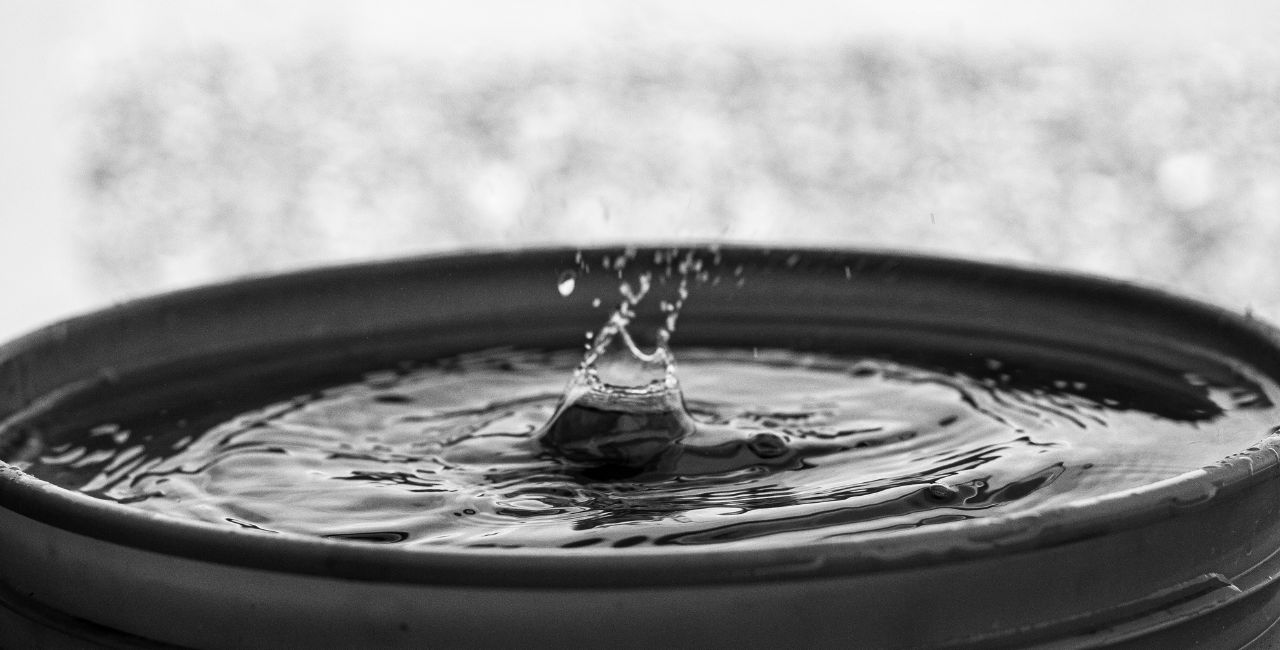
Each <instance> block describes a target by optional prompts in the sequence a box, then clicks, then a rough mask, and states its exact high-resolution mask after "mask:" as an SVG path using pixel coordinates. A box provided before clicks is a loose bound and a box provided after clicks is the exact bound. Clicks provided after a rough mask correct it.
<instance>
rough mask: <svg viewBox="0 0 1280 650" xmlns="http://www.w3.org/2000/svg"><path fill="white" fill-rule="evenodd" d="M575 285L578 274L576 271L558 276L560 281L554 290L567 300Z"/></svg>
mask: <svg viewBox="0 0 1280 650" xmlns="http://www.w3.org/2000/svg"><path fill="white" fill-rule="evenodd" d="M577 284H578V273H577V272H576V271H565V272H564V273H561V274H560V279H559V280H558V281H557V282H556V289H557V290H559V291H560V295H562V296H564V297H565V298H568V297H569V296H570V295H571V294H572V293H573V289H574V287H575V286H576V285H577Z"/></svg>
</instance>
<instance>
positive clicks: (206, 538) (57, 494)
mask: <svg viewBox="0 0 1280 650" xmlns="http://www.w3.org/2000/svg"><path fill="white" fill-rule="evenodd" d="M621 248H622V247H621V246H619V247H608V248H600V249H597V250H593V251H584V254H587V255H599V254H603V253H606V252H609V253H616V252H617V251H619V250H620V249H621ZM655 248H661V247H655ZM681 248H682V249H687V248H690V247H689V246H682V247H681ZM721 250H722V251H723V252H724V254H725V255H726V257H728V256H730V255H731V254H741V255H747V256H750V255H763V256H764V257H765V258H768V259H769V260H772V261H774V262H776V261H777V260H779V259H784V258H787V257H789V256H792V255H793V254H795V253H799V254H801V255H802V256H805V257H817V258H824V257H826V258H830V257H832V256H844V255H858V256H861V257H863V258H866V257H870V258H873V259H877V260H880V261H884V262H890V263H892V264H894V265H901V266H903V267H911V266H919V267H927V268H930V269H931V271H932V272H937V271H938V270H939V269H941V270H943V271H948V270H955V271H958V272H965V273H970V274H977V275H982V276H988V275H990V276H994V277H1000V278H1001V279H1002V280H1004V279H1011V278H1012V279H1016V281H1018V282H1025V283H1030V284H1033V285H1040V284H1042V285H1044V286H1045V287H1046V288H1056V289H1059V290H1062V289H1064V288H1065V289H1067V290H1075V291H1081V292H1099V293H1102V294H1106V295H1108V296H1110V297H1112V298H1117V297H1118V298H1120V299H1132V300H1135V301H1145V302H1148V303H1156V304H1159V306H1160V307H1162V308H1164V309H1168V310H1172V311H1174V312H1176V313H1177V314H1178V315H1179V316H1186V317H1194V318H1198V319H1209V320H1211V321H1213V322H1215V324H1217V325H1218V326H1220V327H1226V328H1228V329H1229V330H1230V332H1229V333H1230V334H1231V335H1233V336H1238V337H1241V338H1243V339H1248V340H1247V341H1246V343H1248V344H1249V345H1251V346H1253V347H1254V348H1255V349H1257V350H1259V351H1262V350H1266V351H1267V352H1268V353H1270V354H1272V355H1275V354H1276V351H1277V350H1280V333H1278V332H1277V330H1276V329H1274V328H1272V327H1270V326H1268V325H1266V324H1263V323H1261V322H1258V321H1256V320H1254V319H1252V318H1247V317H1244V316H1240V315H1237V314H1234V313H1231V312H1227V311H1225V310H1222V309H1220V308H1217V307H1213V306H1210V305H1206V304H1204V303H1200V302H1197V301H1193V300H1190V299H1187V298H1184V297H1181V296H1176V295H1172V294H1168V293H1165V292H1162V291H1159V290H1155V289H1150V288H1145V287H1139V286H1135V285H1131V284H1128V283H1124V282H1118V281H1115V280H1109V279H1104V278H1097V277H1090V276H1084V275H1078V274H1069V273H1060V272H1048V271H1040V270H1034V269H1025V268H1018V267H1009V266H1001V265H995V264H987V263H980V262H969V261H960V260H951V259H945V258H937V257H930V256H923V255H916V254H900V253H872V252H866V251H830V250H822V249H796V248H789V249H786V250H779V251H777V252H770V251H769V250H767V249H753V248H746V247H723V248H722V249H721ZM573 252H574V251H573V249H569V250H567V251H566V250H565V249H537V250H525V251H515V252H511V251H506V252H492V251H488V252H476V253H458V254H450V255H440V256H431V257H426V258H417V259H410V260H400V261H392V262H379V263H372V264H361V265H352V266H343V267H332V268H325V269H317V270H310V271H302V272H297V273H291V274H286V275H281V276H275V277H270V278H258V279H251V280H244V281H239V282H230V283H226V284H220V285H211V286H207V287H201V288H196V289H190V290H186V291H180V292H175V293H171V294H166V295H162V296H157V297H153V298H147V299H143V300H139V301H135V302H133V303H128V304H124V305H120V306H117V307H113V308H110V309H107V310H103V311H100V312H96V313H94V314H90V315H87V316H84V317H80V318H79V319H75V320H76V321H79V322H81V323H82V324H87V325H92V324H94V323H97V322H100V321H104V320H106V319H107V317H109V316H111V315H118V314H119V313H123V312H127V311H130V310H137V309H140V308H142V307H146V306H154V305H156V304H159V303H164V302H166V301H170V300H175V299H185V300H218V299H219V298H220V297H226V296H228V295H232V294H234V293H235V292H237V291H238V290H240V289H241V288H243V287H251V286H252V287H257V288H259V289H261V288H265V287H275V286H276V285H277V284H287V283H292V282H296V281H307V282H316V281H320V282H324V281H327V280H334V279H347V280H352V279H355V280H357V281H359V280H361V279H367V278H371V277H376V276H378V275H384V274H386V273H390V272H394V271H395V270H396V269H397V268H401V267H402V266H410V265H412V266H413V267H414V268H415V269H418V272H422V270H423V269H426V270H428V271H429V270H430V269H432V268H433V267H434V268H440V269H444V268H452V267H455V266H456V265H457V264H458V263H460V262H461V263H463V264H479V265H482V266H485V267H487V268H501V266H502V263H503V262H504V261H511V260H513V259H528V258H545V259H546V260H548V261H549V262H560V261H562V260H564V259H572V255H573ZM61 325H62V324H55V325H51V326H49V327H46V328H44V329H42V330H39V331H37V332H34V333H32V334H30V335H28V336H26V337H23V338H21V339H18V340H16V341H14V342H11V343H9V344H7V345H4V346H0V361H2V360H3V359H5V358H8V357H11V356H13V355H14V354H16V353H17V352H19V351H20V350H22V349H24V348H26V347H31V346H34V345H36V344H38V343H41V342H42V341H45V340H47V339H48V338H50V337H53V336H55V334H54V332H55V330H57V328H59V327H60V326H61ZM1271 378H1272V380H1273V381H1276V380H1277V379H1280V378H1277V377H1275V376H1274V375H1272V376H1271ZM1276 431H1280V429H1277V430H1273V433H1272V434H1271V435H1269V436H1268V437H1266V438H1265V439H1263V440H1261V441H1259V442H1258V443H1256V444H1255V445H1254V446H1253V447H1250V448H1249V449H1250V450H1246V451H1242V452H1241V453H1239V454H1236V455H1233V456H1231V457H1228V458H1226V459H1223V460H1222V461H1220V462H1219V463H1217V464H1215V465H1212V466H1207V467H1204V468H1202V469H1198V470H1194V471H1191V472H1187V473H1184V474H1182V475H1180V476H1177V477H1173V478H1170V479H1166V480H1162V481H1159V482H1156V483H1152V484H1149V485H1146V486H1143V487H1141V488H1137V489H1133V490H1126V491H1123V492H1119V493H1115V494H1111V495H1107V496H1104V497H1101V498H1097V499H1093V500H1088V501H1080V502H1072V503H1068V504H1064V505H1060V506H1053V507H1047V508H1043V509H1037V510H1035V511H1033V512H1029V513H1022V514H1015V515H1010V516H994V517H987V518H983V519H980V520H976V521H959V522H953V523H944V524H936V525H931V526H927V527H923V528H916V529H910V530H905V531H893V532H889V533H880V534H869V535H867V536H865V537H863V536H858V537H855V538H853V539H851V540H846V541H834V542H825V543H816V544H811V545H806V546H793V545H788V544H786V543H777V542H773V543H771V542H769V541H767V540H766V541H761V542H759V543H755V544H752V545H751V546H749V547H745V548H743V547H738V548H735V547H733V546H729V547H717V546H715V545H711V546H707V547H661V548H649V547H635V548H626V549H610V548H583V549H558V548H539V549H453V548H429V547H399V546H395V545H385V546H384V545H371V544H368V543H361V542H353V541H342V540H330V539H322V538H317V537H312V536H307V535H301V534H294V533H277V534H263V533H255V532H253V531H249V530H243V529H239V528H233V527H226V526H218V525H215V524H209V523H204V522H198V521H188V520H183V519H177V518H169V517H165V516H161V515H156V514H152V513H147V512H143V511H140V510H137V509H134V508H130V507H128V506H126V505H120V504H116V503H113V502H109V501H104V500H99V499H96V498H93V497H89V496H87V495H84V494H81V493H79V492H75V491H72V490H67V489H64V488H61V487H58V486H56V485H53V484H51V483H48V482H45V481H43V480H40V479H37V478H35V477H33V476H30V475H28V474H26V473H24V472H22V471H20V470H18V469H17V468H15V467H13V466H10V465H8V464H6V463H4V462H0V506H3V507H4V508H6V509H8V510H10V511H13V512H15V513H18V514H21V515H24V516H26V517H28V518H30V519H34V520H36V521H39V522H42V523H44V524H48V525H50V526H53V527H56V528H59V529H61V530H63V531H66V532H68V533H73V534H76V535H82V536H86V537H90V538H96V539H99V540H103V541H108V542H114V543H117V544H121V545H124V546H128V547H133V548H136V549H141V550H145V551H151V552H155V553H160V554H165V555H173V556H178V557H185V558H190V559H195V560H201V561H206V562H214V563H218V564H223V565H229V566H235V567H241V568H250V569H262V570H270V571H284V572H291V573H300V574H308V575H317V576H329V577H335V578H343V579H354V580H366V581H378V582H394V583H409V584H433V585H468V586H494V587H521V586H528V587H535V586H536V587H544V588H545V587H610V588H618V587H625V586H649V585H655V586H656V585H693V584H725V583H733V582H753V581H775V580H779V579H804V578H831V577H835V576H839V575H853V574H857V573H863V572H872V571H880V570H888V569H906V568H912V567H923V566H928V565H930V564H936V563H940V562H947V561H955V560H961V559H965V558H976V557H982V556H987V555H996V554H999V555H1005V554H1008V553H1011V552H1017V551H1024V550H1031V549H1035V548H1041V547H1047V546H1053V545H1057V544H1063V543H1066V542H1070V541H1075V540H1080V539H1087V538H1090V537H1096V536H1100V535H1106V534H1108V533H1111V532H1117V531H1121V530H1125V529H1130V528H1134V527H1137V526H1141V525H1143V524H1147V523H1151V522H1155V521H1159V520H1161V519H1165V518H1168V517H1172V516H1174V515H1176V514H1181V513H1187V512H1191V511H1194V510H1197V509H1202V508H1210V507H1212V506H1213V505H1214V504H1215V503H1217V502H1218V501H1219V500H1220V498H1221V497H1223V496H1226V495H1229V494H1231V493H1233V492H1236V491H1239V490H1242V489H1245V488H1247V487H1249V486H1251V485H1255V484H1258V483H1261V482H1264V481H1268V480H1272V479H1273V478H1275V477H1276V475H1277V473H1278V472H1280V433H1277V432H1276ZM12 532H13V531H7V532H6V533H0V536H3V535H4V534H12ZM69 539H71V540H72V541H70V542H69V543H73V544H74V543H76V542H75V541H74V538H69Z"/></svg>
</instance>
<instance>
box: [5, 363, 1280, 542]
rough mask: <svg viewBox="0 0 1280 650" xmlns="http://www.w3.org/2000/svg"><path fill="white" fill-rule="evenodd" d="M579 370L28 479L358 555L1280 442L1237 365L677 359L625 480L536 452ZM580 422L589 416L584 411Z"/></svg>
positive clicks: (746, 516) (653, 524)
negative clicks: (348, 545) (687, 419)
mask: <svg viewBox="0 0 1280 650" xmlns="http://www.w3.org/2000/svg"><path fill="white" fill-rule="evenodd" d="M580 356H581V353H580V352H564V353H544V352H513V351H495V352H489V353H481V354H475V355H468V356H466V357H461V358H453V359H447V360H443V361H439V362H433V363H429V364H419V365H416V366H413V367H405V368H402V369H400V370H396V371H388V372H384V373H375V374H371V375H368V376H366V378H365V380H364V381H360V382H356V383H349V384H345V385H337V386H333V387H329V388H324V389H321V390H318V391H313V392H309V393H307V394H304V395H300V396H298V397H295V398H292V399H285V400H281V401H276V402H273V403H269V404H263V403H261V402H258V403H253V402H252V401H249V400H244V399H239V400H231V401H223V402H220V403H218V406H217V408H212V409H211V408H205V407H202V406H193V407H190V408H186V409H185V410H184V409H182V408H176V407H174V408H165V409H159V410H154V411H149V412H146V413H142V414H139V415H136V416H131V417H129V418H126V419H123V420H113V421H109V422H100V421H98V422H92V423H90V424H88V425H87V426H82V427H81V429H80V430H79V431H78V432H76V435H73V436H70V437H68V436H57V437H56V440H69V441H70V442H56V441H51V442H50V443H49V444H48V445H47V446H46V448H45V449H43V450H42V451H40V452H39V453H38V457H35V458H31V459H28V460H25V461H23V462H21V463H20V466H23V467H24V468H25V469H26V471H28V472H30V473H33V474H35V475H37V476H41V477H44V478H47V479H48V480H50V481H53V482H55V483H58V484H61V485H64V486H66V487H70V488H74V489H78V490H82V491H84V492H86V493H88V494H91V495H94V496H97V497H101V498H103V499H110V500H114V501H118V502H121V503H127V504H130V505H131V506H132V507H135V508H140V509H143V510H147V511H151V512H155V513H160V514H163V515H167V516H171V517H179V518H188V519H198V520H202V521H207V522H214V523H217V524H222V525H227V526H239V527H243V528H245V529H250V530H254V531H261V533H262V534H271V533H272V532H279V531H288V532H293V533H302V534H307V535H317V536H324V537H330V538H335V539H343V540H354V541H357V542H361V543H374V544H400V545H448V546H457V547H565V548H585V549H591V548H606V547H614V548H623V547H646V546H653V545H697V544H713V543H714V544H728V543H734V544H742V543H755V542H757V541H768V542H783V543H812V542H815V541H822V540H832V539H849V538H856V537H857V536H859V535H866V534H868V533H872V532H873V531H886V530H894V529H903V528H912V527H919V526H927V525H931V524H937V523H945V522H955V521H960V520H966V519H975V518H982V517H992V516H1000V515H1005V514H1012V513H1015V512H1025V511H1029V510H1033V509H1037V508H1045V507H1049V506H1054V505H1058V504H1064V503H1068V502H1072V501H1078V500H1082V499H1088V498H1090V497H1094V496H1098V495H1102V494H1106V493H1111V492H1117V491H1121V490H1125V489H1129V488H1133V487H1137V486H1141V485H1144V484H1148V483H1151V482H1153V481H1157V480H1160V479H1165V478H1169V477H1173V476H1176V475H1178V474H1180V473H1183V472H1186V471H1190V470H1193V469H1196V468H1199V467H1201V466H1204V465H1206V464H1209V463H1212V462H1213V461H1215V460H1217V459H1219V458H1222V457H1225V456H1228V455H1230V454H1232V453H1235V452H1238V451H1241V450H1243V449H1244V448H1246V447H1248V446H1249V445H1251V444H1253V443H1255V442H1256V441H1258V440H1260V439H1262V438H1264V437H1265V436H1267V435H1268V433H1269V432H1270V431H1271V429H1272V428H1273V427H1274V426H1275V425H1277V424H1280V410H1278V409H1277V408H1276V407H1275V406H1274V403H1275V401H1276V390H1275V389H1274V387H1272V386H1271V385H1270V384H1267V383H1264V382H1262V381H1261V380H1259V379H1258V378H1256V377H1251V376H1250V375H1249V374H1248V373H1247V372H1246V371H1244V370H1241V371H1239V374H1238V376H1237V377H1235V379H1233V380H1232V381H1230V382H1226V383H1224V382H1222V381H1221V379H1220V378H1219V379H1217V380H1215V381H1216V383H1215V382H1209V381H1207V380H1205V379H1203V378H1200V377H1197V376H1195V375H1190V374H1187V375H1177V376H1176V377H1175V379H1176V384H1177V385H1176V390H1164V392H1162V389H1159V388H1149V387H1141V386H1131V385H1124V384H1121V383H1115V382H1111V383H1108V382H1106V381H1100V380H1092V379H1090V378H1088V377H1076V376H1068V375H1065V374H1063V373H1059V372H1056V371H1054V370H1053V369H1044V368H1039V367H1036V366H1034V365H1028V364H1021V365H1020V364H1018V363H1017V362H1016V361H1013V360H1000V359H968V360H966V361H963V362H958V363H954V364H949V365H937V364H930V363H921V362H916V363H913V364H912V363H906V362H903V361H894V360H890V359H885V358H879V359H872V358H852V357H839V356H831V355H822V354H800V353H794V352H785V351H777V350H710V349H702V350H697V349H695V350H682V351H681V352H680V369H679V370H680V381H681V383H682V384H683V390H684V396H685V399H686V404H687V407H688V411H689V413H690V415H691V416H692V418H693V420H694V422H695V425H696V427H697V431H696V433H694V434H692V435H691V437H690V438H689V439H688V440H686V442H688V443H690V444H689V446H688V448H687V449H684V450H682V451H680V452H679V453H671V454H667V455H666V456H664V457H663V459H662V460H661V461H655V462H652V463H649V464H647V465H644V466H643V467H638V468H629V469H628V470H627V471H617V468H609V467H598V466H592V465H589V464H588V465H584V464H580V463H575V462H571V460H567V459H565V458H563V457H560V456H557V455H555V454H552V453H549V452H548V450H547V449H546V448H545V447H544V446H543V445H541V444H539V441H538V439H537V434H538V433H539V431H540V430H541V428H542V427H543V426H544V425H545V424H546V423H547V422H548V420H549V419H550V418H551V416H552V414H553V412H554V411H555V409H556V406H557V401H558V400H559V398H560V396H561V393H562V391H563V390H564V387H565V382H566V380H567V378H568V377H569V376H570V375H571V373H572V371H573V369H574V366H575V364H576V363H577V362H578V361H579V359H580ZM582 417H584V418H586V420H584V421H587V420H590V418H591V417H595V414H591V413H585V414H583V415H582Z"/></svg>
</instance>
